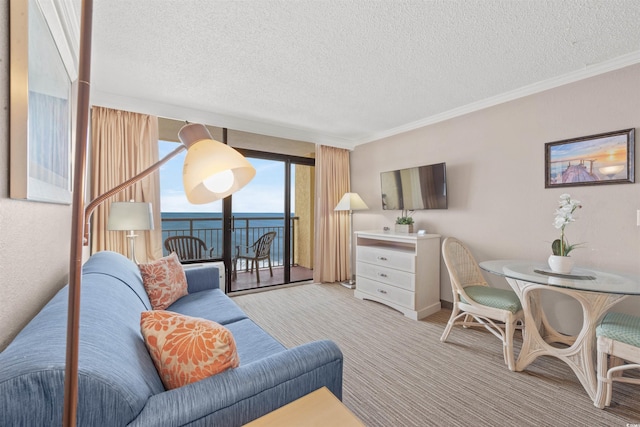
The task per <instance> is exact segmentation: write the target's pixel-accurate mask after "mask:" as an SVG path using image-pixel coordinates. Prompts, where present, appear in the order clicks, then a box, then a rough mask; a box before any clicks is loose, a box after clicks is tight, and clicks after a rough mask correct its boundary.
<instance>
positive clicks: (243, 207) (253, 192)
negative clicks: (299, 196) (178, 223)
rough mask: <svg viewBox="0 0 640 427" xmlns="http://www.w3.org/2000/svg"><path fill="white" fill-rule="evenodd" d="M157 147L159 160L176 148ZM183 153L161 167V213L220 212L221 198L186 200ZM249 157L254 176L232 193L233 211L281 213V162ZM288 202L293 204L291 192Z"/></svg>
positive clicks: (161, 144) (163, 143)
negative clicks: (183, 180) (197, 201)
mask: <svg viewBox="0 0 640 427" xmlns="http://www.w3.org/2000/svg"><path fill="white" fill-rule="evenodd" d="M158 148H159V156H160V158H161V159H162V158H164V156H166V155H167V154H169V153H170V152H171V151H173V150H174V149H175V148H176V143H174V142H166V141H160V142H159V143H158ZM185 156H186V151H183V152H182V153H180V154H178V155H177V156H176V157H174V158H173V159H171V160H169V161H168V162H167V163H166V164H165V165H163V166H162V167H160V205H161V212H222V201H221V200H219V201H217V202H213V203H207V204H204V205H193V204H191V203H189V202H188V201H187V197H186V196H185V194H184V189H183V187H182V165H183V164H184V158H185ZM248 160H249V162H250V163H251V164H252V165H253V167H255V168H256V176H255V178H254V179H253V180H252V181H251V182H250V183H249V184H247V186H246V187H244V188H243V189H241V190H240V191H238V192H237V193H234V194H233V196H232V200H233V211H234V212H250V213H252V212H260V213H267V212H276V213H281V212H283V211H284V164H283V163H282V162H275V161H272V160H262V159H252V158H249V159H248ZM292 176H293V171H292ZM292 179H294V178H293V177H292ZM291 204H292V206H295V205H294V200H293V195H292V200H291Z"/></svg>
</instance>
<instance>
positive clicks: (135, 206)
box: [107, 202, 153, 231]
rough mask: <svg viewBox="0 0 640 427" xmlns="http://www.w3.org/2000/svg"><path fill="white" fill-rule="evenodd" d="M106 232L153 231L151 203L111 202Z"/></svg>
mask: <svg viewBox="0 0 640 427" xmlns="http://www.w3.org/2000/svg"><path fill="white" fill-rule="evenodd" d="M107 230H112V231H118V230H119V231H130V230H153V212H152V211H151V203H142V202H113V203H111V209H110V210H109V220H108V221H107Z"/></svg>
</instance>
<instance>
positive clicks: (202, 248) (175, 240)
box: [164, 236, 213, 261]
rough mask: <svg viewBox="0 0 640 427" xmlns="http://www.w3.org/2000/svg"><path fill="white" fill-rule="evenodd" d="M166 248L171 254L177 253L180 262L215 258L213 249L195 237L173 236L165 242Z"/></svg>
mask: <svg viewBox="0 0 640 427" xmlns="http://www.w3.org/2000/svg"><path fill="white" fill-rule="evenodd" d="M164 247H165V249H166V250H167V251H169V253H171V252H175V253H176V255H178V258H180V261H191V260H198V259H206V258H211V257H213V248H207V244H206V243H205V242H204V241H203V240H202V239H199V238H197V237H194V236H172V237H167V239H166V240H165V241H164Z"/></svg>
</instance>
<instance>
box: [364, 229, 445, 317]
mask: <svg viewBox="0 0 640 427" xmlns="http://www.w3.org/2000/svg"><path fill="white" fill-rule="evenodd" d="M355 235H356V290H355V293H354V295H355V296H356V298H359V299H368V300H372V301H377V302H379V303H382V304H385V305H388V306H389V307H392V308H394V309H396V310H398V311H400V312H402V313H403V314H404V315H405V316H407V317H410V318H411V319H414V320H418V319H422V318H423V317H427V316H429V315H431V314H433V313H436V312H437V311H439V310H440V235H438V234H425V235H422V236H419V235H417V234H416V233H395V232H393V231H357V232H356V233H355Z"/></svg>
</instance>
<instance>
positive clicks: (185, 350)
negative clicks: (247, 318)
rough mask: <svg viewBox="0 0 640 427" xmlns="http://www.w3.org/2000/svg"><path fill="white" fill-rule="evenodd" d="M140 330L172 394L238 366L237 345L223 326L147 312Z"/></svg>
mask: <svg viewBox="0 0 640 427" xmlns="http://www.w3.org/2000/svg"><path fill="white" fill-rule="evenodd" d="M140 330H141V331H142V336H143V337H144V342H145V344H146V346H147V349H148V350H149V353H150V354H151V358H152V359H153V363H154V364H155V366H156V369H157V370H158V373H159V374H160V378H161V379H162V383H163V384H164V386H165V387H166V388H167V389H168V390H170V389H173V388H177V387H182V386H183V385H187V384H190V383H192V382H195V381H200V380H201V379H203V378H207V377H210V376H212V375H215V374H218V373H220V372H223V371H225V370H227V369H229V368H235V367H237V366H238V365H239V363H240V359H239V358H238V353H237V351H236V342H235V340H234V339H233V335H231V332H229V330H228V329H227V328H225V327H224V326H222V325H220V324H218V323H216V322H214V321H212V320H206V319H199V318H197V317H190V316H185V315H183V314H178V313H173V312H171V311H163V310H155V311H144V312H142V315H141V318H140Z"/></svg>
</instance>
